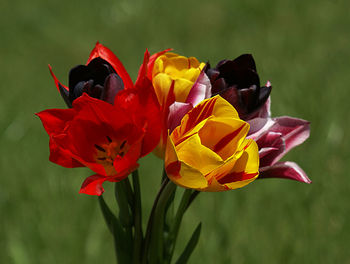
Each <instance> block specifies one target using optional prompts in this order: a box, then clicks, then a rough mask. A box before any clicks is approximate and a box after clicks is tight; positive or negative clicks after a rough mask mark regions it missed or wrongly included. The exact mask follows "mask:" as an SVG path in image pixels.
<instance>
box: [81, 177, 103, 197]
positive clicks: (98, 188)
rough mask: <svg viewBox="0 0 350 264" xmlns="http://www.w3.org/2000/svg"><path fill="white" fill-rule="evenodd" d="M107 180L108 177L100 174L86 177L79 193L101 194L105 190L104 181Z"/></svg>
mask: <svg viewBox="0 0 350 264" xmlns="http://www.w3.org/2000/svg"><path fill="white" fill-rule="evenodd" d="M106 180H107V177H104V176H101V175H98V174H95V175H92V176H90V177H88V178H86V179H85V181H84V182H83V184H82V185H81V188H80V191H79V193H85V194H88V195H98V196H100V195H101V194H102V193H103V192H104V191H105V190H104V189H103V187H102V183H103V182H104V181H106Z"/></svg>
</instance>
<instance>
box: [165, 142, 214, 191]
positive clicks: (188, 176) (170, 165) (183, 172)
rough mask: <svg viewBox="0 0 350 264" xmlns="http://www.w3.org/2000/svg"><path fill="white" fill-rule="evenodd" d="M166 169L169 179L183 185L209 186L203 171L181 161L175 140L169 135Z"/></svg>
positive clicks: (197, 187)
mask: <svg viewBox="0 0 350 264" xmlns="http://www.w3.org/2000/svg"><path fill="white" fill-rule="evenodd" d="M165 170H166V172H167V175H168V177H169V179H170V180H172V181H173V182H175V183H176V184H177V185H180V186H182V187H185V188H193V189H203V188H206V187H207V186H208V182H207V180H206V179H205V177H204V176H203V174H202V173H200V172H199V171H198V170H196V169H194V168H192V167H191V166H189V165H187V164H186V163H184V162H180V161H179V159H178V156H177V153H176V150H175V145H174V142H173V141H172V140H171V138H170V137H169V136H168V139H167V144H166V151H165Z"/></svg>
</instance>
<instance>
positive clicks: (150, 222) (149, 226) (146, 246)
mask: <svg viewBox="0 0 350 264" xmlns="http://www.w3.org/2000/svg"><path fill="white" fill-rule="evenodd" d="M168 183H169V179H168V178H165V179H164V181H163V182H162V185H161V186H160V189H159V191H158V193H157V196H156V198H155V199H154V203H153V206H152V210H151V213H150V216H149V218H148V223H147V229H146V235H145V240H144V244H143V251H142V264H146V263H147V261H148V249H149V246H150V239H151V232H152V226H153V220H154V214H155V210H156V206H157V204H158V201H159V198H160V195H161V194H162V192H163V190H164V189H165V187H166V186H167V184H168Z"/></svg>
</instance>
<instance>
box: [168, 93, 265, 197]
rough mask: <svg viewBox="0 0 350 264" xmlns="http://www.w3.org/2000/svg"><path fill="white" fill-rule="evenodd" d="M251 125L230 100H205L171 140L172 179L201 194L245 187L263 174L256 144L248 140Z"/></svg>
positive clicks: (185, 117)
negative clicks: (201, 192) (241, 116)
mask: <svg viewBox="0 0 350 264" xmlns="http://www.w3.org/2000/svg"><path fill="white" fill-rule="evenodd" d="M248 131H249V124H248V123H246V122H244V121H243V120H241V119H239V116H238V114H237V111H236V110H235V109H234V107H232V106H231V104H229V103H228V102H227V101H226V100H224V99H223V98H222V97H220V96H215V97H213V98H210V99H206V100H204V101H203V102H202V103H200V104H198V105H197V106H196V107H195V108H193V109H192V110H191V111H190V112H188V113H187V114H186V115H185V116H184V118H183V119H182V121H181V125H179V126H178V127H176V128H175V129H174V131H173V132H172V133H171V134H170V135H169V136H168V138H167V145H166V152H165V169H166V172H167V175H168V177H169V178H170V180H172V181H173V182H175V183H176V184H177V185H180V186H182V187H185V188H192V189H196V190H199V191H210V192H217V191H225V190H231V189H236V188H241V187H243V186H245V185H247V184H249V183H250V182H252V181H254V180H255V179H256V178H257V177H258V174H259V171H258V170H259V153H258V147H257V144H256V143H255V141H253V140H252V139H246V135H247V133H248Z"/></svg>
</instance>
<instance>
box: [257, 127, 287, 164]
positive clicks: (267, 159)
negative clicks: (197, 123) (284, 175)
mask: <svg viewBox="0 0 350 264" xmlns="http://www.w3.org/2000/svg"><path fill="white" fill-rule="evenodd" d="M256 143H257V144H258V147H259V156H260V166H261V167H265V166H270V165H272V164H274V163H276V162H277V161H279V160H280V158H279V156H280V155H281V154H282V153H284V152H285V150H286V144H285V141H284V138H283V135H282V134H281V133H276V132H270V131H268V132H266V133H265V134H263V135H262V136H261V137H259V138H258V139H257V140H256ZM266 148H268V149H270V150H269V155H266ZM272 148H273V149H274V150H271V149H272ZM261 153H263V155H260V154H261Z"/></svg>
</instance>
